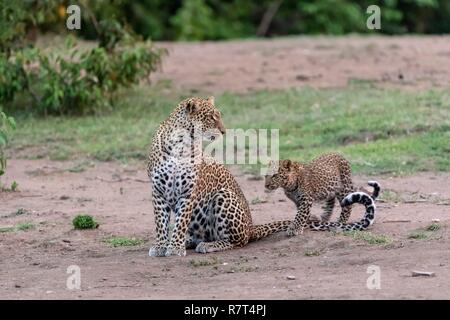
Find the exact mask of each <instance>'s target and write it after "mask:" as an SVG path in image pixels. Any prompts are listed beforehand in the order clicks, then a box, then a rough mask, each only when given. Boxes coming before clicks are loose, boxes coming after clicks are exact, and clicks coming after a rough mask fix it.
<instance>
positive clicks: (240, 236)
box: [195, 190, 251, 253]
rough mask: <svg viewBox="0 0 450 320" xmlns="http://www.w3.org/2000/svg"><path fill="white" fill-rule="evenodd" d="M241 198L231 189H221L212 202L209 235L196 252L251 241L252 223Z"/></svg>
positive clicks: (214, 249)
mask: <svg viewBox="0 0 450 320" xmlns="http://www.w3.org/2000/svg"><path fill="white" fill-rule="evenodd" d="M245 210H246V208H245V207H244V206H243V205H242V203H241V199H240V198H239V197H238V196H237V195H236V194H234V193H233V192H231V191H228V190H221V191H220V192H218V193H217V194H216V195H215V196H214V197H213V199H212V200H211V202H210V206H209V213H208V216H209V217H211V222H210V224H209V230H207V232H206V233H207V234H208V235H209V237H207V238H205V239H204V240H203V241H202V242H200V243H199V244H198V245H197V247H196V248H195V251H196V252H199V253H209V252H217V251H224V250H228V249H232V248H234V247H241V246H243V245H245V244H247V242H248V241H249V236H250V231H249V229H250V223H251V222H250V223H249V221H248V219H247V215H246V214H247V213H246V211H245Z"/></svg>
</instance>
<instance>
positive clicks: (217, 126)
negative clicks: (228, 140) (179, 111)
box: [181, 97, 225, 140]
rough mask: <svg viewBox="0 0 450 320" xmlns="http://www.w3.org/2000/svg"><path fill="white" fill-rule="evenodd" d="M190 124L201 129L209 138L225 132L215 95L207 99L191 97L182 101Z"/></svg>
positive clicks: (212, 138)
mask: <svg viewBox="0 0 450 320" xmlns="http://www.w3.org/2000/svg"><path fill="white" fill-rule="evenodd" d="M181 107H182V108H183V109H184V115H185V117H186V118H187V121H188V125H189V126H191V125H192V124H194V126H196V127H197V129H201V131H202V133H203V135H204V137H205V138H207V139H208V140H214V139H215V138H216V137H217V136H219V135H223V134H225V126H224V125H223V123H222V117H221V114H220V111H219V110H218V109H217V108H216V107H215V105H214V97H209V98H207V99H202V98H189V99H186V100H184V101H182V102H181Z"/></svg>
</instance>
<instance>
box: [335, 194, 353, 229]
mask: <svg viewBox="0 0 450 320" xmlns="http://www.w3.org/2000/svg"><path fill="white" fill-rule="evenodd" d="M349 193H350V192H349ZM345 196H346V195H342V194H339V195H337V196H336V198H337V199H338V201H339V204H341V203H342V200H343V199H344V198H345ZM351 214H352V206H351V205H350V206H346V207H342V206H341V216H340V217H339V221H338V222H340V223H347V221H348V219H349V218H350V215H351Z"/></svg>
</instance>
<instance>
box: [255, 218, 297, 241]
mask: <svg viewBox="0 0 450 320" xmlns="http://www.w3.org/2000/svg"><path fill="white" fill-rule="evenodd" d="M291 223H292V221H290V220H281V221H274V222H270V223H266V224H261V225H257V226H252V230H251V235H250V241H256V240H259V239H262V238H265V237H267V236H269V235H271V234H273V233H276V232H280V231H286V230H287V229H288V227H289V225H290V224H291Z"/></svg>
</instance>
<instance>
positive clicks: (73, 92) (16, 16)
mask: <svg viewBox="0 0 450 320" xmlns="http://www.w3.org/2000/svg"><path fill="white" fill-rule="evenodd" d="M59 2H60V1H56V0H53V1H52V0H47V1H38V2H35V1H23V2H15V3H14V4H12V2H10V1H1V2H0V4H1V7H0V14H1V17H2V26H3V28H2V29H1V31H0V39H1V41H0V104H3V105H4V107H5V109H6V110H7V109H8V108H10V109H11V108H15V109H17V108H26V109H27V111H30V112H32V113H37V114H44V115H47V114H58V115H59V114H86V113H93V112H97V111H99V110H102V109H103V108H104V107H110V106H111V99H112V97H113V95H114V93H115V92H116V91H117V90H119V89H120V88H123V87H129V86H131V85H133V84H135V83H138V82H139V81H140V80H141V79H145V78H147V77H148V75H149V74H150V73H151V72H153V71H154V70H155V69H156V68H157V66H158V65H159V63H160V61H161V56H162V54H163V53H164V51H163V50H161V49H155V48H154V47H153V46H152V44H151V42H148V41H146V42H143V41H140V38H139V37H138V36H137V35H135V34H134V33H133V32H132V31H129V30H128V29H126V28H125V27H124V26H123V25H122V24H121V23H120V22H119V21H117V20H115V19H114V18H112V17H109V18H107V17H105V19H102V20H98V21H97V19H96V18H95V17H94V16H90V17H91V19H92V22H93V23H94V22H95V24H96V28H97V29H96V32H97V39H98V40H99V41H98V45H97V46H95V47H93V48H90V49H86V48H85V49H80V48H79V47H78V46H77V43H76V40H75V38H74V37H72V36H70V35H68V36H67V37H66V39H67V40H66V48H65V50H64V51H63V52H58V51H56V52H55V51H48V50H42V49H40V48H37V47H36V46H35V44H34V40H35V39H33V36H32V32H31V31H32V30H34V29H35V28H37V27H38V26H41V27H43V26H46V24H50V25H53V24H54V23H55V22H58V21H59V25H62V26H65V23H64V22H63V21H62V20H61V19H59V20H58V16H56V17H55V16H54V15H52V14H51V13H52V12H57V13H58V14H59V15H61V16H64V14H65V7H64V6H61V5H59ZM33 10H37V11H33ZM30 33H31V35H30Z"/></svg>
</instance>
